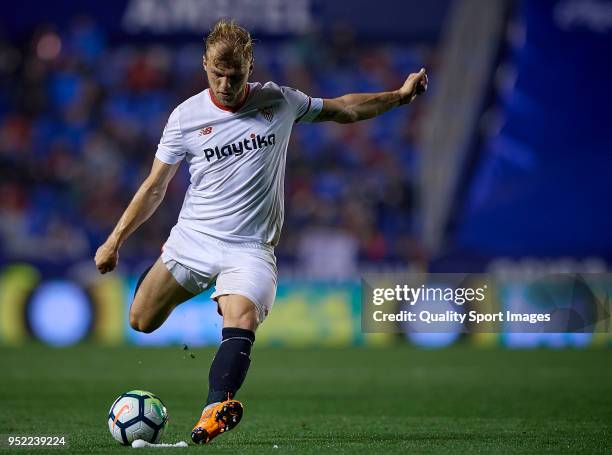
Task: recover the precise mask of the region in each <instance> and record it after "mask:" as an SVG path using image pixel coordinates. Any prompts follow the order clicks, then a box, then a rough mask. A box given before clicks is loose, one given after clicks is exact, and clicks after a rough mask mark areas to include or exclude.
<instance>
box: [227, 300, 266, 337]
mask: <svg viewBox="0 0 612 455" xmlns="http://www.w3.org/2000/svg"><path fill="white" fill-rule="evenodd" d="M223 325H224V326H225V327H236V328H239V329H245V330H253V331H254V330H255V329H257V326H258V325H259V318H258V316H257V308H256V307H255V305H253V304H252V303H251V304H250V305H240V306H238V305H236V306H233V305H227V306H226V307H225V309H224V311H223Z"/></svg>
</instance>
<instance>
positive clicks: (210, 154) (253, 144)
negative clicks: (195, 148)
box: [203, 133, 276, 163]
mask: <svg viewBox="0 0 612 455" xmlns="http://www.w3.org/2000/svg"><path fill="white" fill-rule="evenodd" d="M274 144H276V135H274V134H269V135H268V136H260V135H259V134H257V135H256V134H255V133H251V136H250V138H244V139H242V140H241V141H237V142H234V143H231V144H226V145H224V146H223V147H221V148H219V147H215V148H206V149H204V150H203V152H204V157H205V158H206V161H208V162H209V163H210V161H211V160H213V159H214V158H215V157H216V159H217V160H221V159H223V158H225V157H228V156H232V155H235V156H240V155H242V154H243V153H244V152H245V151H247V150H259V149H260V148H262V147H267V146H269V145H274Z"/></svg>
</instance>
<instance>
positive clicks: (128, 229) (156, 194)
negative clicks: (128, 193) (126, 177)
mask: <svg viewBox="0 0 612 455" xmlns="http://www.w3.org/2000/svg"><path fill="white" fill-rule="evenodd" d="M179 166H180V162H178V163H175V164H166V163H164V162H163V161H161V160H159V159H157V158H155V160H154V161H153V166H152V168H151V172H150V173H149V175H148V177H147V178H146V179H145V181H144V182H143V183H142V184H141V185H140V188H138V191H137V192H136V194H135V195H134V197H133V198H132V201H131V202H130V204H129V205H128V207H127V208H126V209H125V212H123V215H122V216H121V218H120V219H119V221H118V222H117V225H116V226H115V229H113V232H111V234H110V235H109V236H108V239H106V241H105V242H104V243H103V244H102V245H101V246H100V248H98V251H96V256H95V259H94V260H95V263H96V267H97V268H98V270H99V271H100V273H106V272H110V271H112V270H113V269H114V268H115V267H116V266H117V261H118V260H119V248H120V247H121V245H122V244H123V242H124V241H125V240H126V239H127V238H128V237H129V236H130V234H132V232H134V231H135V230H136V229H137V228H138V227H139V226H140V225H141V224H142V223H144V222H145V221H146V220H148V219H149V217H150V216H151V215H152V214H153V213H154V212H155V210H156V209H157V207H159V204H160V203H161V201H162V200H163V199H164V196H165V194H166V189H167V188H168V183H170V180H172V177H174V174H175V173H176V170H177V169H178V167H179Z"/></svg>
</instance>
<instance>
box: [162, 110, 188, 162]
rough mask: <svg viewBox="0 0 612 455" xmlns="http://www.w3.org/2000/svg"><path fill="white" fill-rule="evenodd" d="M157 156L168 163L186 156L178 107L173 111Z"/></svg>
mask: <svg viewBox="0 0 612 455" xmlns="http://www.w3.org/2000/svg"><path fill="white" fill-rule="evenodd" d="M155 157H156V158H157V159H159V160H160V161H163V162H164V163H166V164H175V163H178V162H179V161H181V160H182V159H183V158H184V157H185V149H184V147H183V134H182V133H181V124H180V122H179V109H178V107H177V108H176V109H174V110H173V111H172V114H170V117H169V118H168V123H166V127H165V128H164V132H163V133H162V137H161V140H160V141H159V145H158V146H157V152H156V153H155Z"/></svg>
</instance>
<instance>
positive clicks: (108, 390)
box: [0, 345, 612, 454]
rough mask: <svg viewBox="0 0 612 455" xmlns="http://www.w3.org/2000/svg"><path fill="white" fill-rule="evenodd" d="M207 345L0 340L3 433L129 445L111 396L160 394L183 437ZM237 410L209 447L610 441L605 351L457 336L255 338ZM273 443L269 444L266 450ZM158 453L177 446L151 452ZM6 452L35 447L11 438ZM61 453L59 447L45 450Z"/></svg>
mask: <svg viewBox="0 0 612 455" xmlns="http://www.w3.org/2000/svg"><path fill="white" fill-rule="evenodd" d="M213 352H214V351H213V350H212V349H196V350H194V351H193V353H194V354H195V358H192V357H191V356H190V355H189V353H188V352H187V351H184V350H182V349H181V347H175V348H159V349H157V348H135V347H130V348H99V347H94V346H80V347H76V348H70V349H50V348H45V347H42V346H28V347H23V348H1V349H0V359H1V361H0V364H1V365H2V367H1V370H2V373H1V374H0V403H1V406H0V434H2V435H3V438H4V439H5V440H6V436H7V435H37V434H38V435H55V434H65V435H67V437H68V441H69V449H66V450H65V451H64V452H65V453H67V452H68V450H69V451H70V453H78V452H82V453H110V452H115V451H116V452H119V451H123V452H126V451H131V450H132V449H131V448H126V447H122V446H120V445H119V444H118V443H117V442H115V441H114V440H113V439H112V437H111V436H110V434H109V432H108V428H107V424H106V415H107V412H108V408H109V406H110V405H111V403H112V401H113V399H114V398H115V397H116V396H118V395H119V394H120V393H121V392H124V391H127V390H130V389H135V388H139V389H145V390H150V391H152V392H154V393H156V394H158V395H159V396H160V397H161V398H162V400H164V402H165V404H166V406H167V407H168V411H169V414H170V423H169V427H168V429H167V432H166V434H165V435H164V438H163V441H162V442H178V441H180V440H184V441H189V433H190V431H191V428H192V426H193V424H194V423H195V421H196V419H197V417H198V415H199V413H200V411H201V406H202V400H203V399H204V396H205V390H206V383H207V375H208V366H209V364H210V362H211V359H212V355H213ZM252 358H253V363H252V366H251V370H250V372H249V376H248V378H247V382H246V384H245V386H244V387H243V389H242V390H241V391H240V393H239V395H238V398H239V399H241V400H242V401H243V402H244V405H245V415H244V418H243V420H242V422H241V424H240V425H239V426H238V427H237V428H236V429H235V430H233V431H231V432H229V433H227V434H225V435H221V436H220V437H219V438H217V439H216V440H215V441H214V442H213V444H211V445H209V446H206V447H194V446H190V447H189V448H188V449H182V450H188V451H189V452H194V451H195V450H202V451H205V452H207V453H271V454H274V453H277V454H280V453H283V454H284V453H314V454H319V453H321V452H322V451H325V452H331V451H333V452H335V453H355V452H357V453H367V452H372V453H409V452H415V453H470V454H472V453H504V454H506V453H542V452H550V453H558V452H566V453H577V452H584V453H593V452H605V451H608V450H611V449H612V442H611V441H612V440H611V435H612V432H611V428H612V354H611V353H610V351H609V350H606V349H599V350H597V349H587V350H535V351H507V350H501V349H474V348H469V347H465V346H463V347H462V346H459V347H453V348H450V349H444V350H417V349H414V348H410V347H408V346H396V347H393V348H352V349H323V348H320V349H291V350H290V349H280V348H279V349H264V348H259V349H258V348H257V345H256V346H255V349H254V351H253V354H252ZM274 446H277V447H278V448H277V449H276V448H274ZM155 450H156V451H155V453H161V452H166V451H171V453H174V452H175V451H176V450H181V449H167V450H162V449H155ZM0 451H3V452H6V453H44V452H45V450H42V449H31V450H28V449H9V448H7V447H6V445H5V446H4V447H0ZM47 451H48V452H51V453H61V452H62V450H61V449H51V450H47Z"/></svg>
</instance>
